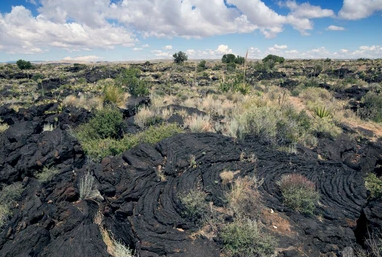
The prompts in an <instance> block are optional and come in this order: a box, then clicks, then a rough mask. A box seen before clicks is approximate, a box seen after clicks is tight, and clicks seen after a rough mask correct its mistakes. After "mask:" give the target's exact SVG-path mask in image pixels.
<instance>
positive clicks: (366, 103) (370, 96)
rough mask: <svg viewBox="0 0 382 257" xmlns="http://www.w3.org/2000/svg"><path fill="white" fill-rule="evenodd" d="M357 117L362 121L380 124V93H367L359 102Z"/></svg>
mask: <svg viewBox="0 0 382 257" xmlns="http://www.w3.org/2000/svg"><path fill="white" fill-rule="evenodd" d="M361 103H362V105H363V106H362V108H361V109H360V110H359V115H360V116H361V118H362V119H370V120H373V121H375V122H382V93H379V94H378V93H375V92H372V91H370V92H368V93H367V94H366V95H365V96H364V97H363V98H362V100H361Z"/></svg>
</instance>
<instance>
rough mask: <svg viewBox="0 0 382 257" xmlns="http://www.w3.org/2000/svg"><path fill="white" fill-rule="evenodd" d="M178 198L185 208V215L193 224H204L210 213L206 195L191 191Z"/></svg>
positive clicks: (194, 190)
mask: <svg viewBox="0 0 382 257" xmlns="http://www.w3.org/2000/svg"><path fill="white" fill-rule="evenodd" d="M178 197H179V200H180V202H181V204H182V206H183V207H184V211H183V215H184V216H185V217H187V218H188V219H189V220H191V221H193V222H196V223H199V224H201V223H203V222H204V220H205V218H206V214H207V213H208V204H207V202H206V193H204V192H202V191H199V190H196V189H191V190H190V191H188V192H184V193H181V194H179V195H178Z"/></svg>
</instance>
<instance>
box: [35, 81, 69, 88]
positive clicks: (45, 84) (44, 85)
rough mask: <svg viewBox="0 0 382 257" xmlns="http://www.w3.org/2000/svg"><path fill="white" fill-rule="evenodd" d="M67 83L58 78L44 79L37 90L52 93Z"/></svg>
mask: <svg viewBox="0 0 382 257" xmlns="http://www.w3.org/2000/svg"><path fill="white" fill-rule="evenodd" d="M67 83H68V81H67V80H66V79H60V78H51V79H44V80H43V81H42V82H41V83H39V84H38V85H37V89H38V90H42V89H43V90H45V91H52V90H55V89H57V88H59V87H60V86H62V85H65V84H67Z"/></svg>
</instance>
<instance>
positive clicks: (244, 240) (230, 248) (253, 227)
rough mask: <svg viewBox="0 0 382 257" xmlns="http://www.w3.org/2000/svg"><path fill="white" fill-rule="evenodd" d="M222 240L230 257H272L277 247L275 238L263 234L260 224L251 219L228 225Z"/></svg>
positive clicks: (222, 233)
mask: <svg viewBox="0 0 382 257" xmlns="http://www.w3.org/2000/svg"><path fill="white" fill-rule="evenodd" d="M220 238H221V240H222V241H223V244H224V251H225V252H226V253H227V254H229V256H240V257H255V256H271V255H273V254H274V252H275V248H276V245H277V241H276V239H275V238H274V237H272V236H270V235H267V234H266V233H264V232H263V230H262V228H261V224H260V223H258V222H257V221H254V220H250V219H244V220H240V219H238V220H236V221H234V222H232V223H230V224H228V225H226V226H225V227H224V228H223V230H222V231H221V233H220Z"/></svg>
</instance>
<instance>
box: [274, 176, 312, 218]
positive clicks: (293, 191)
mask: <svg viewBox="0 0 382 257" xmlns="http://www.w3.org/2000/svg"><path fill="white" fill-rule="evenodd" d="M279 186H280V190H281V193H282V195H283V198H284V204H285V205H286V206H288V207H290V208H292V209H293V210H295V211H298V212H301V213H304V214H310V215H312V214H313V212H314V210H315V208H316V203H317V202H318V200H319V198H320V195H319V193H318V192H317V191H316V186H315V184H314V183H313V182H312V181H310V180H309V179H307V178H306V177H305V176H303V175H300V174H290V175H285V176H283V177H282V178H281V180H280V181H279Z"/></svg>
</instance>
